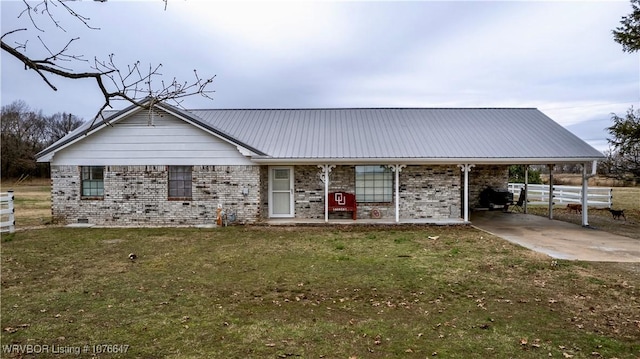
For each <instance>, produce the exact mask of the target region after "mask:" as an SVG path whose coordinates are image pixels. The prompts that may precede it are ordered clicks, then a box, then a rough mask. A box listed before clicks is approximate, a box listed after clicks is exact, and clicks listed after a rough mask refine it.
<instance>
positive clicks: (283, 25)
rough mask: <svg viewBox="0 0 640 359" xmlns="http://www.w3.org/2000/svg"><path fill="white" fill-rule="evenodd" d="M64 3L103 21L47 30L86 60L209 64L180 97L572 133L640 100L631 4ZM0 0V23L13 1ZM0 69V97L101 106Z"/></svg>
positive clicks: (200, 102) (89, 112) (63, 84)
mask: <svg viewBox="0 0 640 359" xmlns="http://www.w3.org/2000/svg"><path fill="white" fill-rule="evenodd" d="M73 5H74V6H75V7H77V8H78V9H79V11H82V13H83V14H86V15H87V16H89V17H91V21H92V23H94V24H95V25H96V26H99V27H100V28H101V30H99V31H93V30H88V29H83V28H82V26H80V27H78V26H79V25H81V24H77V23H74V24H73V26H74V28H73V30H74V31H70V32H69V33H66V34H65V33H61V32H59V31H58V32H47V34H46V35H47V36H49V35H52V36H54V39H55V41H56V43H57V44H59V43H63V42H64V41H68V38H69V37H70V36H75V34H76V32H75V31H76V30H77V31H78V32H77V34H79V35H80V36H81V40H79V41H78V42H77V44H74V50H77V51H78V53H82V54H85V55H86V56H87V57H88V58H93V56H99V57H100V58H105V57H106V56H108V54H110V53H115V54H116V61H118V63H120V64H128V63H132V62H134V61H137V60H140V61H141V64H142V65H143V66H149V65H155V64H158V63H162V64H163V67H162V70H161V72H162V73H163V75H164V78H165V80H166V81H171V80H172V79H173V78H174V77H175V78H177V79H180V80H185V81H187V80H190V79H191V78H192V76H193V70H194V69H197V70H198V73H199V74H200V75H201V76H207V77H209V76H212V75H214V74H215V75H217V77H216V80H215V81H214V88H215V90H216V93H215V95H214V101H213V102H210V101H208V100H204V99H201V98H189V99H187V100H186V101H185V103H184V104H185V106H186V107H192V108H205V107H208V108H212V107H214V108H256V107H396V106H407V107H537V108H539V109H540V110H542V111H543V112H545V113H546V114H547V115H549V116H550V117H551V118H553V119H554V120H556V121H558V122H559V123H561V124H563V125H565V126H573V127H571V128H573V129H576V130H577V129H579V128H581V127H580V126H579V124H581V123H583V122H585V121H591V120H593V121H596V120H597V121H602V120H603V119H604V120H607V119H609V118H610V113H611V112H616V113H624V112H625V111H626V108H628V107H629V106H630V105H634V104H636V105H638V104H640V66H638V64H639V63H640V61H639V60H640V54H637V53H636V54H626V53H623V52H622V51H621V48H620V46H619V45H618V44H617V43H615V42H614V41H613V39H612V36H611V29H613V28H615V27H616V26H617V25H618V23H619V20H620V17H621V16H622V15H625V14H627V13H628V12H629V11H630V6H629V4H628V2H515V1H511V2H456V1H449V2H431V1H426V2H375V1H372V2H340V1H336V2H266V1H263V2H218V1H213V2H208V1H170V2H169V5H168V9H167V10H166V11H165V10H164V7H163V6H162V4H161V3H160V4H156V3H152V2H130V1H123V2H119V1H110V2H107V3H96V2H92V1H91V2H74V3H73ZM0 6H1V7H2V14H1V15H2V22H1V26H2V31H3V32H5V31H7V29H9V28H11V27H12V26H16V25H17V24H18V23H17V21H16V19H15V14H16V12H15V10H16V9H19V8H20V7H21V6H22V3H20V2H6V1H3V2H0ZM23 20H24V19H22V20H20V21H23ZM54 34H55V35H54ZM36 41H37V40H36ZM31 44H32V45H37V44H38V43H37V42H35V43H34V42H33V41H32V42H31ZM76 46H77V47H76ZM1 79H2V104H3V105H4V104H7V103H9V102H11V101H12V100H14V99H24V100H25V101H27V103H29V104H30V105H31V106H33V107H35V108H42V109H43V110H44V111H45V112H47V113H55V112H57V111H68V112H73V113H76V114H79V115H81V116H83V117H85V118H88V117H92V116H93V115H94V112H95V111H96V110H97V108H98V107H99V105H100V103H101V98H100V94H99V93H98V92H97V90H96V89H95V86H93V84H91V83H88V81H87V82H82V81H81V82H77V81H67V80H62V79H58V78H56V79H54V81H55V83H56V85H57V86H59V87H60V91H58V92H57V93H55V92H52V91H51V90H50V89H47V88H46V86H44V84H43V83H42V81H41V80H40V79H39V78H38V76H37V75H36V74H32V73H29V72H26V71H23V67H22V66H21V65H19V64H18V63H17V62H16V61H15V60H13V59H11V58H9V57H7V56H6V55H5V54H2V78H1ZM594 123H595V122H594ZM583 128H584V129H585V130H586V129H590V130H589V131H591V132H584V133H583V132H580V133H583V134H582V135H581V136H584V138H592V137H593V138H595V137H598V136H599V137H600V138H603V137H602V136H603V134H602V131H601V130H598V131H596V129H595V128H592V127H591V126H587V125H585V126H583ZM594 136H595V137H594Z"/></svg>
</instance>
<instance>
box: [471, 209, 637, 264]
mask: <svg viewBox="0 0 640 359" xmlns="http://www.w3.org/2000/svg"><path fill="white" fill-rule="evenodd" d="M471 220H472V223H473V226H474V227H475V228H477V229H479V230H482V231H485V232H487V233H490V234H493V235H495V236H498V237H501V238H504V239H506V240H508V241H509V242H512V243H515V244H518V245H520V246H523V247H525V248H528V249H531V250H534V251H536V252H540V253H544V254H547V255H549V256H550V257H552V258H556V259H569V260H583V261H595V262H636V263H638V262H640V241H638V240H636V239H633V238H628V237H623V236H619V235H615V234H611V233H608V232H604V231H601V230H597V229H593V228H589V227H581V226H578V225H575V224H572V223H567V222H562V221H558V220H552V219H548V218H544V217H540V216H535V215H530V214H524V213H511V212H500V211H482V212H473V213H472V218H471Z"/></svg>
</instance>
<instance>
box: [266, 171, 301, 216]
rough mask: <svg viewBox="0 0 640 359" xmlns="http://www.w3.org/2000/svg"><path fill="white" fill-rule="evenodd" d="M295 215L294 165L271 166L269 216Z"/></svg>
mask: <svg viewBox="0 0 640 359" xmlns="http://www.w3.org/2000/svg"><path fill="white" fill-rule="evenodd" d="M294 215H295V213H294V202H293V167H269V217H273V218H277V217H281V218H291V217H293V216H294Z"/></svg>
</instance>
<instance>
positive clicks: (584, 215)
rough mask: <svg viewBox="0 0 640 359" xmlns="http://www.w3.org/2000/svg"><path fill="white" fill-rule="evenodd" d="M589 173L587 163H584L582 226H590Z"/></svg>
mask: <svg viewBox="0 0 640 359" xmlns="http://www.w3.org/2000/svg"><path fill="white" fill-rule="evenodd" d="M589 177H591V176H589V174H588V173H587V163H584V164H583V165H582V198H581V200H582V226H583V227H589V213H588V212H589Z"/></svg>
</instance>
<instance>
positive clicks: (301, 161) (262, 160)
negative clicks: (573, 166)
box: [251, 156, 604, 165]
mask: <svg viewBox="0 0 640 359" xmlns="http://www.w3.org/2000/svg"><path fill="white" fill-rule="evenodd" d="M602 159H604V156H603V157H527V158H522V157H518V158H515V157H506V158H478V157H456V158H453V157H447V158H427V157H425V158H390V157H376V158H274V157H266V156H254V157H252V158H251V160H252V161H254V162H256V163H259V164H274V165H277V164H280V165H283V164H291V165H318V164H336V165H359V164H363V165H365V164H384V163H393V164H406V165H425V164H462V163H469V164H483V165H492V164H493V165H513V164H518V165H536V164H538V165H540V164H555V163H591V162H594V161H600V160H602Z"/></svg>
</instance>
